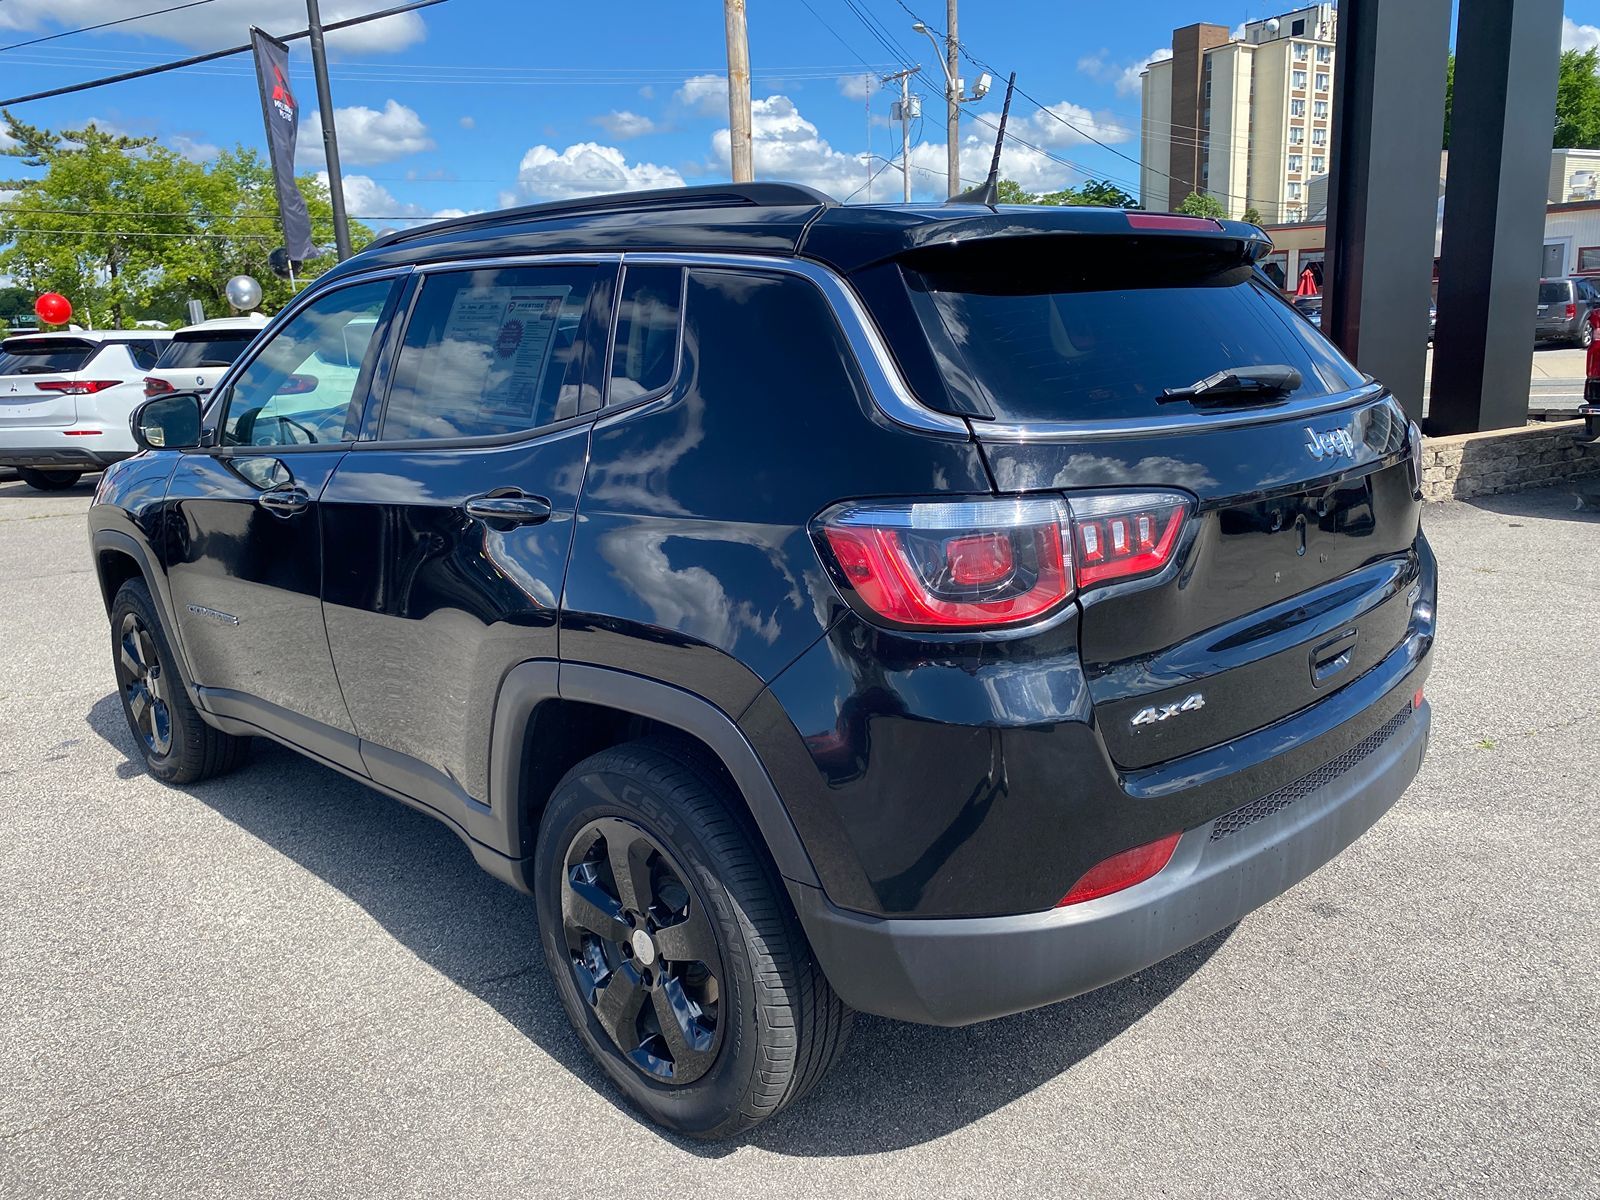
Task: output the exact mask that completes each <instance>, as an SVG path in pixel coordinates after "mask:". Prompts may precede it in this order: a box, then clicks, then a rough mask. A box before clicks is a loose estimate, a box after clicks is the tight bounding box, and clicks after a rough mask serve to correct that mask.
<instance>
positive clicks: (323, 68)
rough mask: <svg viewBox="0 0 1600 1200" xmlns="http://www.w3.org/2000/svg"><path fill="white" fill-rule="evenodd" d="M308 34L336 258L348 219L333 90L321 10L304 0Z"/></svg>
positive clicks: (344, 254) (345, 252) (345, 242)
mask: <svg viewBox="0 0 1600 1200" xmlns="http://www.w3.org/2000/svg"><path fill="white" fill-rule="evenodd" d="M306 28H307V29H308V30H309V32H310V34H311V69H312V71H313V72H314V73H315V74H316V77H317V109H318V111H319V112H320V113H321V114H322V150H323V154H324V156H325V157H326V158H327V160H328V198H329V199H330V200H332V201H333V244H334V246H335V248H336V249H337V250H338V252H339V261H340V262H343V261H344V260H345V259H347V258H349V257H350V219H349V217H347V216H346V215H345V211H344V172H343V171H341V170H340V169H339V134H338V131H337V130H335V129H334V127H333V92H332V91H331V90H330V89H329V87H328V51H327V49H326V48H325V47H324V46H323V44H322V13H321V12H320V11H319V10H318V8H317V0H306Z"/></svg>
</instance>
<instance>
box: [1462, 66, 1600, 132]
mask: <svg viewBox="0 0 1600 1200" xmlns="http://www.w3.org/2000/svg"><path fill="white" fill-rule="evenodd" d="M1597 69H1600V49H1595V48H1593V47H1591V48H1590V49H1588V50H1563V51H1562V52H1561V61H1560V64H1559V66H1558V68H1557V75H1556V112H1555V127H1554V129H1553V131H1552V136H1551V138H1550V144H1551V146H1553V147H1565V148H1569V149H1571V148H1577V149H1586V150H1594V149H1597V148H1600V75H1597V74H1596V70H1597ZM1455 100H1456V56H1455V55H1454V54H1452V55H1450V57H1449V58H1448V59H1447V60H1446V61H1445V68H1444V138H1443V145H1444V148H1445V149H1446V150H1448V149H1450V124H1451V119H1452V117H1453V115H1454V113H1455Z"/></svg>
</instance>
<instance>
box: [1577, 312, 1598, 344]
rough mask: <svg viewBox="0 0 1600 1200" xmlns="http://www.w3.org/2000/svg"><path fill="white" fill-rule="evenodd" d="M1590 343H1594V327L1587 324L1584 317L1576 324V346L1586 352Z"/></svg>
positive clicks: (1586, 318)
mask: <svg viewBox="0 0 1600 1200" xmlns="http://www.w3.org/2000/svg"><path fill="white" fill-rule="evenodd" d="M1592 341H1594V326H1593V325H1591V324H1589V318H1588V317H1587V316H1585V317H1584V318H1583V320H1582V321H1580V322H1579V323H1578V345H1579V346H1581V347H1583V348H1584V349H1585V350H1587V349H1588V348H1589V343H1590V342H1592Z"/></svg>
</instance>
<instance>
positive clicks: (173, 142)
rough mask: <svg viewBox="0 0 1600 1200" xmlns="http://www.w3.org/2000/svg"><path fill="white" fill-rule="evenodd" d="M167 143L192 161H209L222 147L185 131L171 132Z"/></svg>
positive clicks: (219, 152)
mask: <svg viewBox="0 0 1600 1200" xmlns="http://www.w3.org/2000/svg"><path fill="white" fill-rule="evenodd" d="M167 145H169V146H171V147H172V148H173V149H174V150H176V151H177V152H178V153H179V154H181V155H183V156H184V157H185V158H187V159H190V160H191V161H193V162H210V161H211V160H212V159H213V158H215V157H216V156H217V155H219V154H221V153H222V147H220V146H217V145H214V144H213V143H211V142H202V141H199V140H198V139H196V138H192V137H190V136H189V135H188V134H186V133H175V134H173V135H172V136H171V137H169V138H168V139H167Z"/></svg>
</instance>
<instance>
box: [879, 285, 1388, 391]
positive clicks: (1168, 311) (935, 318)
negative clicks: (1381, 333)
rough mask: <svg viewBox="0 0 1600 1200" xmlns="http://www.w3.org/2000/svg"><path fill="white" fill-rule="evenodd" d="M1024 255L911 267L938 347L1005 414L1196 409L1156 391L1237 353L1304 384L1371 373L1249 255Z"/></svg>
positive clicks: (1345, 382) (1237, 362)
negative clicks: (1096, 264)
mask: <svg viewBox="0 0 1600 1200" xmlns="http://www.w3.org/2000/svg"><path fill="white" fill-rule="evenodd" d="M1017 267H1018V264H1015V263H1013V264H1011V268H1010V269H1007V268H1005V267H1004V266H1001V265H1000V264H996V265H995V266H991V267H987V268H984V269H974V270H966V271H962V272H960V273H953V272H938V271H922V272H908V278H907V281H908V284H909V285H910V287H911V289H912V296H913V303H914V306H915V307H916V308H917V310H918V313H919V315H920V317H921V319H922V322H923V325H924V328H925V330H926V331H927V333H928V335H929V337H930V339H931V340H932V341H933V343H934V347H935V351H936V354H938V355H939V356H940V357H941V358H943V359H944V360H945V361H947V362H952V363H954V364H956V365H957V367H958V368H964V373H965V374H966V375H967V376H968V377H969V380H968V381H962V383H961V384H960V385H958V386H962V387H964V388H965V387H969V386H970V387H971V388H972V389H973V390H976V391H977V392H978V393H979V394H981V395H982V396H983V398H984V399H985V400H986V401H987V403H988V406H989V408H990V409H991V410H992V412H993V414H994V416H995V417H996V418H998V419H1000V420H1003V421H1019V422H1037V421H1126V420H1134V419H1136V420H1140V421H1147V420H1151V419H1165V418H1182V419H1191V418H1192V417H1193V416H1194V410H1193V409H1192V408H1190V407H1189V406H1187V405H1183V404H1161V403H1158V400H1159V398H1160V396H1161V393H1162V392H1163V391H1164V390H1165V389H1167V388H1177V387H1185V386H1188V385H1190V384H1193V383H1195V382H1196V381H1198V380H1201V379H1204V378H1205V377H1206V376H1208V375H1212V374H1214V373H1216V372H1218V371H1223V370H1229V369H1234V368H1240V367H1252V366H1265V365H1284V366H1289V367H1293V368H1295V369H1296V370H1297V371H1299V372H1300V376H1301V384H1300V387H1299V388H1298V389H1297V390H1296V391H1295V392H1294V393H1293V395H1294V397H1295V398H1309V397H1318V396H1326V395H1331V394H1334V393H1337V392H1342V391H1348V390H1350V389H1352V388H1356V387H1359V386H1360V385H1361V384H1362V383H1363V382H1364V377H1363V376H1362V375H1361V373H1360V372H1359V371H1357V370H1356V368H1355V367H1354V366H1352V365H1351V364H1350V363H1349V362H1348V361H1347V360H1346V359H1345V358H1344V357H1343V355H1341V354H1340V353H1339V351H1338V350H1337V349H1335V348H1334V346H1333V345H1332V344H1331V343H1329V342H1328V341H1327V340H1326V339H1325V338H1323V337H1322V335H1321V334H1319V333H1318V332H1317V331H1316V330H1315V329H1314V328H1313V327H1312V326H1311V324H1310V322H1309V321H1306V320H1303V319H1302V318H1301V317H1300V315H1299V314H1297V313H1296V312H1295V310H1294V308H1293V307H1292V306H1291V305H1290V304H1288V303H1287V302H1286V301H1285V300H1284V299H1283V298H1282V297H1281V296H1280V295H1278V294H1277V292H1276V289H1274V288H1273V287H1272V286H1271V285H1270V284H1268V283H1266V282H1264V281H1263V280H1262V279H1261V278H1260V276H1259V275H1257V274H1256V273H1255V272H1254V271H1253V270H1252V269H1251V268H1249V267H1237V266H1235V267H1228V268H1223V269H1215V268H1208V267H1206V266H1204V265H1203V264H1202V265H1201V266H1199V267H1198V268H1196V267H1192V266H1191V267H1163V266H1162V265H1161V264H1160V263H1146V264H1143V265H1141V264H1138V263H1126V264H1122V266H1121V267H1120V268H1119V269H1116V270H1114V271H1108V270H1103V269H1101V270H1096V269H1078V268H1076V267H1074V266H1071V265H1067V264H1063V265H1062V266H1061V268H1060V269H1056V270H1052V269H1050V264H1048V263H1043V264H1039V265H1036V266H1034V267H1033V268H1032V269H1028V268H1026V267H1023V268H1021V269H1017Z"/></svg>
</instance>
